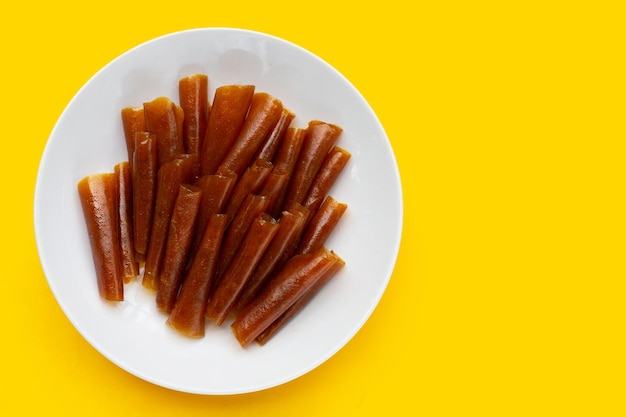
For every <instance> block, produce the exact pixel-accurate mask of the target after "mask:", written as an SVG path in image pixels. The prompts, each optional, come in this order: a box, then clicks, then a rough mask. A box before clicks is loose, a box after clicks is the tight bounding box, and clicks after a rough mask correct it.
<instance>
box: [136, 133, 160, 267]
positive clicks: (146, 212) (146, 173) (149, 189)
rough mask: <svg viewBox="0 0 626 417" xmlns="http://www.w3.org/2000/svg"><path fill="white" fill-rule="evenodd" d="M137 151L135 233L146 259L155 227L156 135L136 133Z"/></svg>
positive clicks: (138, 246)
mask: <svg viewBox="0 0 626 417" xmlns="http://www.w3.org/2000/svg"><path fill="white" fill-rule="evenodd" d="M134 148H135V150H134V153H133V165H132V168H131V169H132V171H133V174H132V176H133V229H134V230H133V235H134V240H135V242H134V245H135V250H136V251H137V255H138V257H141V258H144V257H145V255H146V252H147V251H148V241H149V240H150V231H151V229H152V217H153V215H154V200H155V198H156V189H157V174H158V171H159V169H158V166H157V152H156V150H157V148H156V136H155V135H154V134H153V133H148V132H136V133H135V147H134Z"/></svg>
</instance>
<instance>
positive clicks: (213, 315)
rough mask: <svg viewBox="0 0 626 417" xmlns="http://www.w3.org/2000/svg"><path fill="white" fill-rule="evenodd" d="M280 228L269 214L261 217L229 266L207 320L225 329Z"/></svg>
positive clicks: (209, 307) (207, 312)
mask: <svg viewBox="0 0 626 417" xmlns="http://www.w3.org/2000/svg"><path fill="white" fill-rule="evenodd" d="M279 227H280V225H279V224H278V222H277V221H276V220H275V219H274V218H273V217H271V216H270V215H269V214H266V213H263V214H260V215H258V216H257V217H256V218H255V219H254V220H253V222H252V224H251V225H250V227H249V228H248V230H247V231H246V235H245V237H244V239H243V241H242V242H241V245H240V246H239V248H238V249H237V256H236V257H235V258H233V260H232V261H231V262H230V263H229V264H228V268H227V269H226V271H225V272H224V275H223V276H222V277H221V278H220V281H219V282H218V285H217V288H216V289H215V291H214V292H213V294H212V295H211V298H210V299H209V302H208V304H207V308H206V317H207V318H208V319H210V320H212V321H213V322H215V324H217V325H218V326H221V325H222V323H223V322H224V320H225V319H226V316H227V315H228V313H230V310H231V309H232V307H233V305H234V304H235V301H236V300H237V297H238V296H239V294H240V293H241V290H242V289H243V287H244V286H245V284H246V282H247V281H248V279H249V278H250V276H251V275H252V273H253V272H254V270H255V268H256V266H257V265H258V264H259V261H260V260H261V258H262V257H263V253H264V252H265V249H266V248H267V247H268V246H269V244H270V242H271V241H272V238H273V237H274V235H276V232H278V229H279Z"/></svg>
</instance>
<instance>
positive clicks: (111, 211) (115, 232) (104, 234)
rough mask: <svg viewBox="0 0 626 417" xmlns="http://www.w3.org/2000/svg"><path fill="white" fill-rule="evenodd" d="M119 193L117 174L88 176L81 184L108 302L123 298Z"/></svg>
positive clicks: (99, 278)
mask: <svg viewBox="0 0 626 417" xmlns="http://www.w3.org/2000/svg"><path fill="white" fill-rule="evenodd" d="M117 193H118V191H117V178H116V175H115V173H104V174H92V175H88V176H86V177H85V178H83V179H82V180H80V182H79V183H78V194H79V197H80V202H81V206H82V208H83V215H84V217H85V223H86V225H87V233H88V235H89V242H90V245H91V253H92V256H93V262H94V267H95V270H96V278H97V282H98V292H99V294H100V297H102V298H103V299H105V300H108V301H123V300H124V282H123V278H122V265H121V257H120V256H121V255H120V239H119V228H118V208H117V198H118V197H117Z"/></svg>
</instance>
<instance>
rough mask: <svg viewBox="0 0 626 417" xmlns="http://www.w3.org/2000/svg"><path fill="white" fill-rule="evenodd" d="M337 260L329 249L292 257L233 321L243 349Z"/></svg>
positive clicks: (233, 329) (235, 332)
mask: <svg viewBox="0 0 626 417" xmlns="http://www.w3.org/2000/svg"><path fill="white" fill-rule="evenodd" d="M334 258H335V255H334V254H333V253H332V252H331V251H329V250H327V249H326V248H321V249H319V250H318V251H317V252H315V253H307V254H303V255H297V256H294V257H292V258H291V259H290V260H289V262H287V264H286V265H285V267H284V268H283V269H282V270H281V271H280V272H279V273H278V274H277V275H276V276H274V278H272V279H271V281H270V282H268V283H267V285H266V286H265V287H264V288H263V291H261V293H260V294H259V295H258V296H257V297H256V298H254V299H253V300H252V302H250V303H249V304H248V305H247V306H246V307H245V308H244V309H243V310H242V311H241V312H240V313H239V315H238V316H237V318H236V319H235V321H233V323H232V325H231V329H232V331H233V333H234V334H235V337H236V338H237V340H238V341H239V343H240V344H241V346H243V347H245V346H247V345H248V344H249V343H250V342H252V341H253V340H255V339H256V338H257V337H258V336H259V335H260V334H261V333H262V332H263V331H264V330H265V329H266V328H267V327H268V326H269V325H270V324H272V322H273V321H274V320H276V319H277V318H279V317H280V316H281V315H282V314H283V313H284V312H285V311H287V309H288V308H289V307H291V306H292V305H293V304H294V303H295V302H296V301H297V300H298V299H299V298H300V297H301V296H302V295H303V294H305V293H306V292H307V290H308V289H309V288H311V287H313V285H315V283H316V282H317V281H318V280H319V279H320V278H321V277H322V276H323V275H324V274H325V273H326V272H327V271H328V270H329V269H330V268H332V267H333V264H334V262H335V259H334Z"/></svg>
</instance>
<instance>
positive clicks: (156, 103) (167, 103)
mask: <svg viewBox="0 0 626 417" xmlns="http://www.w3.org/2000/svg"><path fill="white" fill-rule="evenodd" d="M143 109H144V115H145V118H146V130H147V131H148V132H150V133H154V135H155V136H156V144H157V161H158V165H159V167H161V166H162V165H163V164H165V163H167V162H170V161H172V160H174V159H176V158H177V157H178V155H181V154H184V153H185V149H184V145H183V134H182V124H183V119H184V117H183V113H182V109H181V108H180V107H179V106H177V105H176V103H174V102H173V101H172V100H171V99H169V98H168V97H157V98H155V99H154V100H152V101H148V102H145V103H144V104H143Z"/></svg>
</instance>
